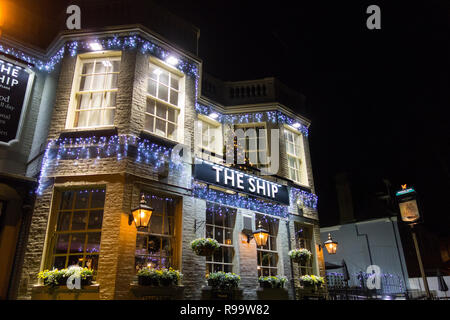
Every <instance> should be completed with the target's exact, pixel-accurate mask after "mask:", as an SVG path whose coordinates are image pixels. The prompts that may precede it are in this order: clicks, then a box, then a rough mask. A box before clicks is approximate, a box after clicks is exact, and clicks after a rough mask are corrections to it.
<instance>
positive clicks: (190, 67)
mask: <svg viewBox="0 0 450 320" xmlns="http://www.w3.org/2000/svg"><path fill="white" fill-rule="evenodd" d="M92 42H96V43H98V44H100V45H101V46H102V48H103V50H126V49H134V48H139V49H140V51H141V52H142V53H144V54H146V53H150V54H152V55H154V56H155V57H157V58H159V59H162V60H165V59H166V58H167V57H169V56H171V55H172V56H175V57H176V58H177V59H178V61H179V62H178V64H177V65H176V68H177V69H179V70H180V71H182V72H183V73H185V74H187V75H190V76H192V77H195V78H198V76H199V75H198V66H197V64H195V63H191V62H189V61H186V60H185V59H183V58H182V57H180V56H178V55H175V54H173V53H171V52H169V51H168V50H165V49H164V48H162V47H161V46H159V45H158V44H156V43H154V42H152V41H149V40H146V39H143V38H142V37H140V36H138V35H130V36H121V37H119V36H113V37H105V38H98V39H96V40H95V41H94V40H92V39H91V40H79V41H69V42H66V43H65V44H64V45H63V46H62V47H61V48H60V49H59V50H57V52H56V53H55V54H54V55H53V56H51V57H50V58H49V59H48V60H47V61H44V60H41V59H38V58H35V57H32V56H30V55H28V54H26V53H24V52H22V51H21V50H18V49H15V48H13V47H10V46H8V45H6V44H0V52H2V53H4V54H7V55H11V56H14V57H16V58H17V59H20V60H22V61H25V62H27V63H28V64H30V65H31V64H32V65H34V66H35V67H36V68H37V69H38V70H41V71H42V70H44V71H47V72H51V71H53V70H54V68H55V66H56V65H57V64H58V63H59V62H60V61H61V59H62V58H63V57H64V54H65V52H66V50H67V51H68V52H69V54H70V55H71V56H72V57H73V56H75V55H76V54H77V53H78V51H80V50H82V51H92V48H91V44H92Z"/></svg>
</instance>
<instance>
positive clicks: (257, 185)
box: [0, 25, 326, 299]
mask: <svg viewBox="0 0 450 320" xmlns="http://www.w3.org/2000/svg"><path fill="white" fill-rule="evenodd" d="M196 32H198V31H196ZM197 36H198V35H197ZM0 43H1V47H0V51H1V54H2V56H1V57H0V58H1V59H2V63H3V65H2V66H0V67H1V68H2V69H1V71H2V77H3V71H4V70H6V69H7V68H10V67H11V68H16V67H17V68H19V67H20V68H21V69H19V71H17V72H19V73H21V72H27V74H28V77H29V79H32V78H33V79H34V82H35V83H34V86H32V87H30V88H28V87H27V86H25V89H23V90H25V92H23V94H22V95H23V99H24V101H25V102H23V107H22V110H21V114H20V113H19V114H14V113H13V112H10V113H6V112H2V116H0V118H4V117H7V116H8V115H11V117H19V118H20V119H19V120H17V118H16V120H14V121H15V123H17V128H18V132H19V131H20V129H21V131H22V132H21V135H20V136H19V137H20V138H19V141H18V143H17V144H16V145H19V146H20V147H18V148H15V145H14V144H8V142H7V141H5V140H7V139H6V138H5V139H3V138H2V139H3V140H2V144H1V146H0V147H1V152H4V153H8V156H7V159H6V160H5V159H1V163H2V167H1V172H2V173H1V174H2V182H1V185H0V187H1V188H0V190H1V193H0V197H1V200H2V201H1V205H2V206H3V203H4V201H5V200H4V199H5V197H6V198H7V197H8V195H11V199H13V197H14V196H16V195H15V193H14V192H16V193H20V192H21V193H22V196H20V195H18V196H16V197H17V198H18V199H21V200H20V201H17V204H14V205H11V206H10V202H12V201H13V200H8V199H6V209H5V210H3V208H4V207H2V219H3V220H2V221H6V222H2V237H9V234H11V232H12V233H14V232H15V234H17V236H16V240H14V243H15V247H16V248H17V251H19V252H15V253H14V250H13V249H14V243H11V244H10V246H11V248H10V249H9V250H10V251H2V256H3V257H6V259H10V260H11V262H10V270H9V273H8V275H7V276H4V275H3V274H2V277H5V278H7V281H6V280H5V281H6V282H9V286H8V288H9V289H8V298H11V299H16V298H17V299H167V298H177V299H208V298H211V297H212V296H211V292H210V291H209V290H210V288H209V287H208V286H207V282H206V278H205V276H206V275H207V274H209V273H211V272H215V271H225V272H233V273H236V274H238V275H239V276H240V277H241V282H240V286H239V290H238V291H239V294H238V295H237V296H236V297H237V298H240V299H264V298H267V296H265V295H264V294H265V293H264V290H263V289H262V288H260V286H259V283H258V278H259V277H260V276H271V275H273V276H275V275H276V276H285V277H287V278H288V283H287V286H286V287H287V289H286V290H285V291H283V292H285V295H282V296H281V297H282V298H285V299H299V298H300V297H301V296H302V290H304V289H303V287H302V286H301V285H300V282H299V277H300V276H301V275H313V274H314V275H321V276H324V271H325V268H324V261H323V248H322V246H321V243H320V232H319V220H318V212H317V196H316V195H315V194H314V180H313V176H312V169H311V158H310V153H309V143H308V127H309V125H310V121H309V120H308V119H307V118H306V117H304V116H302V115H301V114H298V113H296V112H295V111H294V110H298V109H300V108H301V107H302V106H301V105H298V104H297V103H303V102H302V101H303V99H302V96H301V95H300V94H295V93H293V92H292V90H289V89H288V88H286V87H285V86H283V85H282V84H281V83H280V82H279V81H278V80H276V79H274V78H264V79H259V80H252V81H240V82H223V81H220V80H218V79H215V78H213V77H211V76H208V75H207V74H204V73H202V61H201V60H200V59H199V58H198V57H197V56H196V55H195V54H194V53H192V50H185V49H181V48H180V47H178V46H177V43H174V42H173V41H169V40H167V39H165V38H163V37H162V36H161V35H159V34H157V33H155V32H153V31H152V30H150V29H148V28H146V27H144V26H142V25H128V26H120V27H108V28H102V29H96V30H94V29H90V30H83V29H81V30H73V31H64V32H62V33H60V34H59V35H58V36H57V38H56V39H54V41H53V42H52V44H51V45H50V47H49V48H48V49H47V50H46V51H45V52H44V51H43V52H39V53H38V52H36V51H35V50H34V49H31V48H28V47H27V46H26V45H25V44H24V43H20V42H18V41H15V40H13V39H12V38H8V37H2V38H1V39H0ZM5 64H6V66H5V68H6V69H5V68H3V66H4V65H5ZM6 77H7V75H6ZM1 79H3V78H0V80H1ZM5 79H6V78H5ZM33 79H32V80H33ZM32 80H28V81H32ZM21 81H24V80H21ZM9 85H10V86H11V85H12V82H9ZM20 85H22V86H24V84H23V83H20ZM1 88H3V85H2V86H1ZM11 92H12V91H11ZM286 96H289V97H290V99H285V97H286ZM5 99H7V98H5V95H4V93H3V92H2V100H4V101H5ZM10 99H12V100H13V97H12V96H11V98H10ZM14 99H15V102H14V103H16V105H14V104H12V103H11V102H10V103H9V105H13V106H15V107H16V108H18V106H19V104H20V102H22V100H21V99H20V97H19V93H17V96H16V97H14ZM284 101H291V102H292V104H291V105H289V104H286V103H285V102H284ZM18 112H19V111H18ZM21 117H22V118H21ZM8 126H11V127H12V126H13V124H8ZM3 128H5V127H3V126H2V130H3ZM8 128H9V127H8ZM12 129H14V128H12ZM238 129H242V131H243V132H244V133H247V132H248V133H250V132H251V131H252V130H251V129H254V132H256V133H257V136H256V137H255V136H252V135H251V134H248V135H246V134H244V136H243V137H242V136H239V135H237V136H236V137H234V135H235V133H236V131H238ZM263 129H266V130H263ZM272 129H278V130H279V131H278V132H276V131H274V130H272ZM8 134H10V133H9V132H8ZM277 134H278V135H277ZM13 138H14V139H15V137H13ZM8 139H9V138H8ZM252 139H253V140H255V141H251V140H252ZM227 141H228V142H229V141H232V143H231V144H230V143H227ZM237 146H243V148H241V149H239V148H238V147H237ZM230 154H231V155H235V156H236V159H238V158H239V156H241V158H242V159H244V161H243V163H240V162H239V161H236V159H235V160H234V161H231V162H230V161H226V159H227V157H228V156H229V155H230ZM262 154H266V155H268V156H269V157H270V159H271V161H272V162H271V163H274V161H275V160H274V159H275V158H276V157H278V156H279V166H278V168H276V172H275V173H274V174H270V175H268V174H264V172H265V171H266V170H268V167H269V166H270V165H271V163H269V164H265V163H264V162H263V163H261V162H260V161H257V162H256V163H255V162H254V161H253V162H252V161H251V159H255V157H256V159H258V157H259V156H260V155H262ZM258 160H259V159H258ZM11 168H15V169H14V170H13V169H11ZM7 172H10V174H7ZM11 172H14V174H12V173H11ZM3 177H4V178H3ZM8 179H9V180H15V181H16V182H15V183H14V187H11V186H9V185H8V183H7V182H6V181H7V180H8ZM9 180H8V181H9ZM22 185H23V189H20V190H18V188H19V187H20V186H22ZM24 194H25V196H24ZM30 199H31V200H30ZM26 201H28V202H30V203H29V204H28V207H26V208H27V210H28V211H29V213H27V214H28V216H29V219H28V222H27V223H28V224H27V225H26V226H24V227H22V228H20V227H18V226H16V228H19V229H20V230H21V231H20V232H19V230H18V229H17V230H15V231H14V230H12V231H5V230H8V228H9V225H10V224H11V223H10V221H11V220H14V219H16V220H20V217H21V216H22V215H25V214H26V213H25V204H27V202H26ZM19 202H20V204H19ZM33 202H34V203H33ZM140 202H145V205H147V206H150V207H151V208H152V214H151V217H150V221H149V223H148V225H147V227H144V228H142V227H141V228H137V227H136V222H135V220H134V219H133V215H132V211H133V209H135V208H136V207H138V206H139V204H140ZM12 208H14V209H12ZM10 211H11V212H10ZM9 215H11V216H12V218H11V217H9ZM13 218H14V219H13ZM24 221H27V220H26V219H25V220H24ZM258 228H263V229H265V230H266V231H267V232H268V237H267V242H266V243H265V244H263V245H261V246H258V245H257V244H256V241H255V239H254V238H253V232H254V231H255V230H256V229H258ZM7 232H10V233H7ZM21 237H22V238H21ZM201 237H208V238H214V239H216V240H217V241H218V242H219V243H220V249H219V250H217V251H216V252H215V253H214V254H213V255H212V256H209V257H204V256H198V255H196V254H195V253H194V251H193V250H192V249H191V245H190V244H191V241H193V240H194V239H196V238H201ZM10 241H12V240H10ZM5 243H6V242H4V241H3V238H2V246H1V249H2V250H6V249H8V248H6V249H5V248H4V246H6V245H9V244H8V243H6V244H5ZM294 248H307V249H308V250H310V251H311V252H312V254H313V255H312V259H310V260H309V261H308V262H306V263H303V264H298V263H294V262H292V261H291V259H290V257H289V255H288V252H289V251H290V250H291V249H294ZM5 252H11V253H12V255H5V254H4V253H5ZM72 265H79V266H82V267H88V268H90V269H92V270H93V273H94V281H93V283H92V284H91V285H87V286H83V287H82V288H81V289H73V290H70V289H69V288H67V287H66V286H60V287H58V288H56V289H54V290H52V291H51V293H50V291H49V289H48V287H46V286H44V284H43V283H42V280H38V278H37V274H38V273H39V272H40V271H43V270H47V269H49V270H51V269H53V268H58V269H62V268H67V267H69V266H72ZM147 266H150V267H154V268H168V267H172V268H174V269H176V270H179V271H181V272H182V274H183V278H182V285H181V286H179V287H177V288H176V289H171V290H164V288H162V289H161V288H159V289H161V290H156V289H155V288H152V287H144V286H140V285H138V282H137V271H138V270H139V269H140V268H142V267H147ZM2 267H3V266H2ZM5 274H6V273H5ZM2 279H3V278H2ZM2 281H3V280H2ZM323 291H324V292H325V291H326V288H324V289H323Z"/></svg>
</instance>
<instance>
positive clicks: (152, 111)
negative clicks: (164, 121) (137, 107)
mask: <svg viewBox="0 0 450 320" xmlns="http://www.w3.org/2000/svg"><path fill="white" fill-rule="evenodd" d="M146 112H148V113H150V114H155V101H154V100H151V99H148V100H147V109H146Z"/></svg>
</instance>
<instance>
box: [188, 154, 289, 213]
mask: <svg viewBox="0 0 450 320" xmlns="http://www.w3.org/2000/svg"><path fill="white" fill-rule="evenodd" d="M193 175H194V179H196V180H200V181H203V182H206V183H209V184H213V185H217V186H220V187H224V188H227V189H232V190H234V191H236V192H242V193H247V194H250V195H252V196H258V197H261V198H264V199H267V200H271V201H276V202H279V203H282V204H285V205H289V192H288V188H287V186H283V185H280V184H278V183H274V182H271V181H267V180H264V179H261V178H259V177H257V176H253V175H249V174H247V173H244V172H241V171H238V170H235V169H232V168H228V167H225V166H222V165H218V164H215V163H212V162H208V161H204V160H200V159H197V160H196V163H195V164H194V173H193Z"/></svg>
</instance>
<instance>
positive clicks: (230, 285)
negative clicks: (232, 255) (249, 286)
mask: <svg viewBox="0 0 450 320" xmlns="http://www.w3.org/2000/svg"><path fill="white" fill-rule="evenodd" d="M206 279H207V280H208V284H209V285H210V286H212V287H214V288H220V289H225V290H229V289H234V288H237V287H238V286H239V283H240V281H241V277H240V276H238V275H237V274H235V273H232V272H227V273H225V272H223V271H218V272H211V273H210V274H208V275H206Z"/></svg>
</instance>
